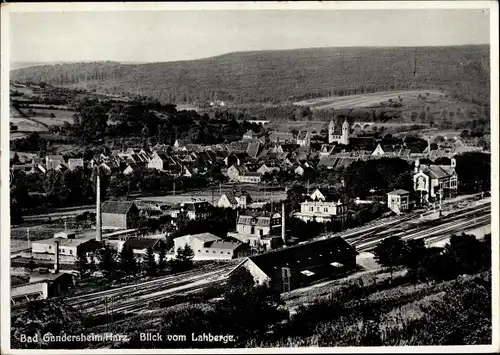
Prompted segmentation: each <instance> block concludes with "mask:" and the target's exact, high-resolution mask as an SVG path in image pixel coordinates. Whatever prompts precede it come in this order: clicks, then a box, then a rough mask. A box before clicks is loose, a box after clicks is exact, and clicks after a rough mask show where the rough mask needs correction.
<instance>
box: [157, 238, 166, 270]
mask: <svg viewBox="0 0 500 355" xmlns="http://www.w3.org/2000/svg"><path fill="white" fill-rule="evenodd" d="M166 267H167V248H166V246H165V243H160V253H159V255H158V270H159V271H165V269H166Z"/></svg>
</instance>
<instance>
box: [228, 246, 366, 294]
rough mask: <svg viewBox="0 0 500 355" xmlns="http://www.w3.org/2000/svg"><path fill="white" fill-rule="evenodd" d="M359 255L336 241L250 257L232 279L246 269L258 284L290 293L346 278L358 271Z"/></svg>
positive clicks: (353, 249) (293, 247)
mask: <svg viewBox="0 0 500 355" xmlns="http://www.w3.org/2000/svg"><path fill="white" fill-rule="evenodd" d="M357 254H358V253H357V252H356V250H355V248H354V247H352V246H351V245H350V244H349V243H347V242H346V241H345V240H344V239H342V238H341V237H333V238H328V239H324V240H318V241H313V242H309V243H305V244H299V245H296V246H292V247H288V248H284V249H280V250H275V251H270V252H266V253H262V254H258V255H253V256H249V257H247V258H245V259H244V260H243V262H241V263H240V264H239V265H238V266H237V267H236V268H235V269H233V270H232V271H231V272H230V275H231V274H232V273H234V272H236V271H237V270H238V269H240V268H245V269H246V270H248V271H249V272H250V274H251V275H252V276H253V278H254V281H255V282H256V283H258V284H261V285H263V284H266V285H268V286H270V287H271V288H273V289H275V290H277V291H279V292H288V291H291V290H293V289H296V288H299V287H304V286H307V285H309V284H311V283H312V282H317V281H320V280H327V279H332V278H338V277H342V276H344V275H345V274H346V273H348V272H351V271H353V270H354V269H355V267H356V255H357Z"/></svg>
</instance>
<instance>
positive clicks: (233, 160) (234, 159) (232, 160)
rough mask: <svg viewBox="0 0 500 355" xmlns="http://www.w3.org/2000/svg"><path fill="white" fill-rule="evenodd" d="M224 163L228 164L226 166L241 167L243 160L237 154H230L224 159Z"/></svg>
mask: <svg viewBox="0 0 500 355" xmlns="http://www.w3.org/2000/svg"><path fill="white" fill-rule="evenodd" d="M224 163H225V164H226V166H231V165H241V160H240V158H238V156H237V155H236V154H229V155H228V156H227V157H225V158H224Z"/></svg>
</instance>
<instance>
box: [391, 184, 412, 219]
mask: <svg viewBox="0 0 500 355" xmlns="http://www.w3.org/2000/svg"><path fill="white" fill-rule="evenodd" d="M387 207H389V209H390V210H391V211H393V212H395V213H397V214H401V213H403V212H407V211H408V210H409V209H410V192H409V191H406V190H402V189H398V190H394V191H391V192H388V193H387Z"/></svg>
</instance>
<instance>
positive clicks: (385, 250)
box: [373, 237, 406, 280]
mask: <svg viewBox="0 0 500 355" xmlns="http://www.w3.org/2000/svg"><path fill="white" fill-rule="evenodd" d="M405 249H406V246H405V243H404V242H403V241H402V240H401V238H400V237H389V238H385V239H384V240H382V241H381V242H380V243H379V244H377V246H376V247H375V249H374V251H373V254H374V255H375V260H377V262H378V263H379V264H381V265H382V266H384V267H387V268H389V270H390V272H391V280H392V275H393V271H394V270H393V268H394V266H398V265H401V264H402V262H403V256H404V255H405Z"/></svg>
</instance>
